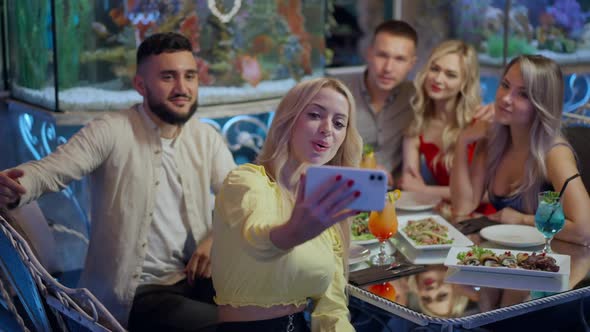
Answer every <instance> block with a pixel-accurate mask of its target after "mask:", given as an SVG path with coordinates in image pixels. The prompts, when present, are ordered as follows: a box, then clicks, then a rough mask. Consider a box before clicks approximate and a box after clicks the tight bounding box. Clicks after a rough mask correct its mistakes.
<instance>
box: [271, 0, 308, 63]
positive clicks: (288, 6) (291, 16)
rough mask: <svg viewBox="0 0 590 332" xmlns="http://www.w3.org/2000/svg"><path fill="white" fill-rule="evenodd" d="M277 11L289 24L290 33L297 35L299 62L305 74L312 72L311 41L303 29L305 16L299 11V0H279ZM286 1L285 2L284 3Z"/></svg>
mask: <svg viewBox="0 0 590 332" xmlns="http://www.w3.org/2000/svg"><path fill="white" fill-rule="evenodd" d="M279 1H280V2H279V5H278V12H279V14H280V15H282V16H284V17H285V19H286V20H287V24H288V25H289V29H290V30H291V33H293V34H294V35H295V36H297V37H299V43H300V44H301V48H302V50H301V55H300V62H301V66H302V67H303V72H304V73H305V74H308V75H309V74H311V73H312V69H313V68H312V66H311V43H310V40H309V34H308V33H307V31H305V25H304V24H305V18H304V17H303V15H302V13H301V0H279ZM285 1H286V3H285Z"/></svg>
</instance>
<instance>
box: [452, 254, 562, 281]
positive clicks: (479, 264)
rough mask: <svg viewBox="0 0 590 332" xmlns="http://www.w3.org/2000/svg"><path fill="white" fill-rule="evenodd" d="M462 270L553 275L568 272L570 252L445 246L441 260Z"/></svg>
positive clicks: (552, 276)
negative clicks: (446, 253) (446, 251)
mask: <svg viewBox="0 0 590 332" xmlns="http://www.w3.org/2000/svg"><path fill="white" fill-rule="evenodd" d="M444 264H445V265H446V266H448V267H453V268H456V269H459V270H464V271H475V272H485V273H500V274H511V275H523V276H533V277H549V278H554V277H558V276H562V275H569V274H570V256H568V255H559V254H545V253H534V252H531V251H516V250H506V249H487V248H481V247H478V246H473V247H463V248H461V247H455V248H451V250H449V254H448V255H447V259H446V260H445V263H444Z"/></svg>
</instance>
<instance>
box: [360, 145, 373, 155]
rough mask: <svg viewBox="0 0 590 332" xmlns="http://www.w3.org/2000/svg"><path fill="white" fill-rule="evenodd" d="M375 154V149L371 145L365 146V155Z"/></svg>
mask: <svg viewBox="0 0 590 332" xmlns="http://www.w3.org/2000/svg"><path fill="white" fill-rule="evenodd" d="M373 152H375V148H373V146H372V145H371V144H365V145H364V146H363V155H368V154H369V153H373Z"/></svg>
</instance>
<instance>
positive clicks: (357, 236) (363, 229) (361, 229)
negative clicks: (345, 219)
mask: <svg viewBox="0 0 590 332" xmlns="http://www.w3.org/2000/svg"><path fill="white" fill-rule="evenodd" d="M350 236H351V239H352V243H353V244H372V243H376V242H379V240H377V238H376V237H375V236H374V235H373V234H371V231H369V212H361V213H359V214H358V215H356V216H354V219H352V225H351V226H350Z"/></svg>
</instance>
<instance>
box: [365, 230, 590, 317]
mask: <svg viewBox="0 0 590 332" xmlns="http://www.w3.org/2000/svg"><path fill="white" fill-rule="evenodd" d="M468 237H469V238H470V239H471V240H472V241H473V242H474V243H475V244H476V245H478V246H481V247H484V248H499V249H509V250H510V249H512V250H522V251H530V252H535V251H540V250H541V249H542V246H536V247H529V248H507V247H503V246H500V245H497V244H495V243H492V242H490V241H487V240H485V239H483V238H482V237H481V236H480V235H479V233H475V234H471V235H469V236H468ZM552 247H553V250H554V253H557V254H562V255H569V256H570V257H571V270H570V280H569V289H568V290H566V291H564V292H562V293H565V292H568V291H570V290H572V289H578V288H582V287H586V286H587V285H590V278H589V277H588V273H589V271H590V248H588V247H583V246H579V245H576V244H572V243H568V242H564V241H560V240H554V242H552ZM373 249H374V248H373ZM394 251H395V250H394V249H392V250H391V252H394ZM394 256H396V259H397V260H398V261H401V262H404V261H405V262H407V259H406V258H405V257H404V256H403V254H402V253H401V252H400V251H399V250H398V251H395V253H394ZM357 269H358V267H357ZM446 274H447V268H446V267H445V266H444V265H442V264H437V265H429V266H427V269H426V271H423V272H420V273H417V274H413V275H410V276H404V277H401V278H397V279H393V280H389V281H387V282H385V283H383V282H379V283H374V284H369V285H365V286H363V287H361V288H362V289H364V290H367V291H369V292H371V293H373V294H375V295H377V296H379V297H381V298H383V299H386V300H387V301H390V302H393V303H396V304H398V305H401V306H404V307H406V308H407V309H410V310H413V311H415V312H418V313H422V314H425V315H428V316H431V317H440V318H460V317H466V316H470V315H474V314H478V313H484V312H488V311H491V310H494V309H499V308H505V307H510V306H512V305H515V304H519V303H524V302H527V301H530V300H533V299H537V298H542V297H547V296H550V295H554V294H558V293H553V292H540V291H534V290H532V291H522V290H513V289H505V288H493V287H477V286H472V285H460V284H454V283H449V282H446V281H445V276H446ZM515 278H518V276H515Z"/></svg>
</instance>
